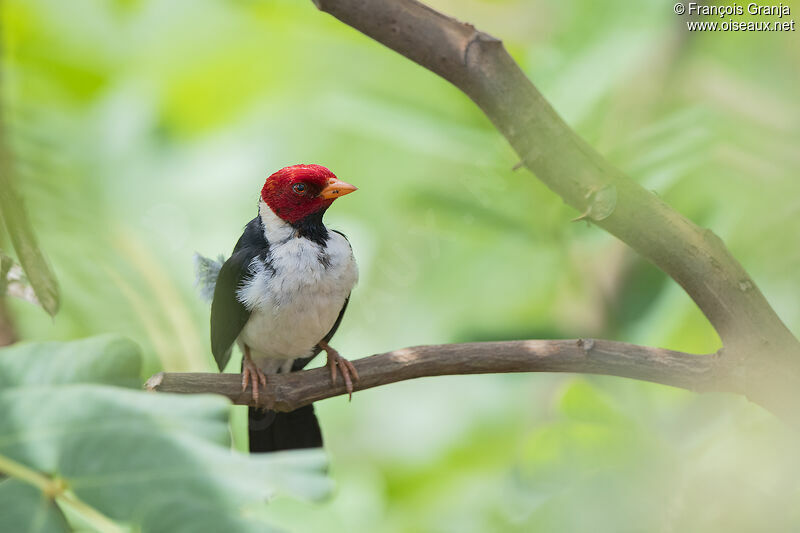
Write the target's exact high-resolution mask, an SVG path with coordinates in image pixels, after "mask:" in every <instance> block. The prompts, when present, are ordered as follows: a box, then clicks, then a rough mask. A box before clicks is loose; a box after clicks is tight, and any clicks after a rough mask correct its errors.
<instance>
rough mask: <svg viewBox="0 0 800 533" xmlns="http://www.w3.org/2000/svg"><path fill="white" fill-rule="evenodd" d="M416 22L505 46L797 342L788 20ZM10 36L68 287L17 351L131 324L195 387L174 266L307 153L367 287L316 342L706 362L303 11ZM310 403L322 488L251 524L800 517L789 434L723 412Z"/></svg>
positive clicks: (674, 393) (51, 253) (480, 119)
mask: <svg viewBox="0 0 800 533" xmlns="http://www.w3.org/2000/svg"><path fill="white" fill-rule="evenodd" d="M430 4H431V5H432V6H434V7H436V8H438V9H441V10H442V11H444V12H446V13H449V14H452V15H453V16H456V17H457V18H459V19H460V20H468V21H471V22H473V23H475V24H476V25H477V26H478V27H479V28H480V29H483V30H485V31H487V32H488V33H490V34H492V35H495V36H496V37H499V38H502V39H503V40H504V42H505V44H506V47H507V48H508V50H509V51H510V52H511V54H512V55H513V56H514V58H515V59H516V60H517V61H518V62H519V63H520V65H521V66H522V68H523V69H524V70H525V72H526V73H527V74H528V76H529V77H530V78H531V79H532V80H533V81H534V83H535V84H536V85H537V86H538V87H539V89H540V90H541V91H542V93H543V94H544V95H545V97H546V98H548V99H549V101H550V102H551V103H552V104H553V106H554V107H555V108H556V110H557V111H558V112H559V113H561V114H562V116H563V117H564V118H565V119H566V120H567V122H568V123H569V124H570V125H571V126H572V127H574V128H575V129H576V130H577V131H578V132H579V133H580V134H581V135H582V136H583V137H584V138H585V139H586V140H587V141H588V142H589V143H590V144H592V145H593V146H595V147H596V148H597V149H598V150H599V151H600V152H601V153H602V154H604V155H605V156H606V157H608V158H609V159H611V160H612V161H613V162H614V163H615V164H617V165H618V166H619V167H620V168H622V169H623V170H624V171H626V172H627V173H628V174H629V175H630V176H631V177H632V178H633V179H635V180H637V181H638V182H640V183H641V184H642V185H644V186H645V187H646V188H648V189H651V190H653V191H655V192H656V193H657V194H658V195H659V196H661V197H662V198H663V199H664V200H665V201H666V202H668V203H669V204H670V205H672V206H673V207H675V208H676V209H677V210H678V211H680V212H681V213H683V214H684V215H686V216H688V217H689V218H691V219H692V220H694V221H695V222H696V223H698V224H699V225H701V226H704V227H710V228H712V229H713V230H714V231H715V232H716V233H717V234H719V235H720V236H721V237H722V238H723V240H724V241H725V242H726V243H727V245H728V246H729V248H730V249H731V251H732V252H733V254H734V255H735V256H736V257H737V258H738V259H739V260H740V261H741V262H742V263H743V265H744V266H745V268H746V269H747V270H748V272H749V273H750V274H751V275H752V277H753V279H754V280H756V282H757V283H758V285H759V287H760V288H761V289H762V291H763V292H764V293H765V295H766V296H767V298H768V300H769V301H770V303H771V304H772V305H773V306H774V308H775V309H776V310H777V312H778V313H779V315H780V316H781V317H782V318H783V320H784V321H785V322H786V323H787V325H788V326H789V328H790V329H791V330H792V331H793V332H794V333H795V334H796V335H797V334H800V306H798V300H799V298H798V297H799V296H800V293H799V291H800V284H798V272H800V246H799V245H800V180H798V176H799V175H800V152H798V149H797V146H798V142H800V100H798V94H800V68H799V67H800V46H799V45H800V40H798V34H797V33H796V32H794V33H782V34H766V33H747V32H737V33H723V32H713V33H712V32H709V33H691V32H688V31H687V29H686V24H685V22H686V20H687V17H679V16H676V15H675V14H674V13H673V11H672V4H671V3H665V2H657V1H653V0H649V1H641V2H634V3H631V2H627V1H622V0H614V1H609V2H591V1H589V0H582V1H577V0H571V1H560V2H547V1H543V0H536V1H534V0H526V1H523V0H518V1H511V0H509V1H500V0H497V1H489V0H485V1H479V0H460V1H456V0H449V1H448V0H433V1H431V2H430ZM788 5H792V3H791V2H790V3H789V4H788ZM797 9H800V7H798V8H797ZM3 18H4V26H5V28H4V29H5V33H4V47H5V52H6V53H5V56H4V62H5V64H4V67H5V72H4V74H5V80H4V86H3V91H4V94H3V96H4V103H5V110H4V112H5V126H6V129H7V132H8V142H9V144H10V146H11V148H12V150H13V153H14V158H15V170H16V178H17V179H16V183H17V189H18V190H19V193H20V195H21V196H22V197H23V198H24V200H25V205H26V206H27V208H28V211H29V216H30V218H31V219H32V223H33V226H34V228H35V229H36V231H37V234H38V237H39V241H40V244H41V247H42V249H43V250H44V251H45V253H46V255H47V257H48V259H49V262H50V264H51V265H52V267H53V270H54V271H55V274H56V276H57V278H58V280H59V283H60V286H61V293H62V295H61V310H60V312H59V313H58V314H57V315H56V317H55V319H51V318H50V317H49V316H48V315H47V314H45V313H44V312H43V311H42V310H41V309H38V308H36V307H35V306H32V305H30V304H28V303H26V302H22V301H15V300H12V301H11V302H10V307H11V312H12V315H13V316H14V318H15V322H16V325H17V329H18V332H19V334H20V336H21V337H22V338H24V339H26V340H71V339H77V338H82V337H87V336H92V335H96V334H98V333H105V332H112V333H118V334H122V335H124V336H127V337H129V338H131V339H133V340H135V341H136V342H137V343H138V344H139V345H140V347H141V349H142V353H143V355H144V365H143V368H142V370H141V378H142V381H143V380H144V379H145V378H146V377H147V376H149V375H150V374H152V373H154V372H157V371H159V370H162V369H164V370H169V371H210V370H212V369H213V360H212V358H211V355H210V350H209V344H208V308H207V306H206V304H204V303H203V302H202V301H201V300H200V298H199V297H198V296H197V294H196V291H195V289H194V287H193V272H192V255H193V253H194V252H195V251H197V252H201V253H203V254H204V255H216V254H218V253H226V254H227V253H229V252H230V249H231V248H232V247H233V244H234V243H235V240H236V239H237V238H238V236H239V234H240V231H241V229H242V227H243V226H244V224H245V223H246V222H247V221H248V220H250V219H251V218H252V217H253V216H254V215H255V214H256V203H257V201H258V193H259V191H260V187H261V185H262V184H263V181H264V179H265V177H266V176H267V175H268V174H269V173H271V172H273V171H275V170H277V169H278V168H281V167H283V166H286V165H290V164H295V163H312V162H313V163H319V164H323V165H325V166H328V167H329V168H331V169H332V170H333V171H334V172H335V173H336V174H337V175H338V176H339V177H340V178H342V179H344V180H345V181H348V182H351V183H353V184H355V185H357V186H358V187H359V191H358V192H357V193H356V194H353V195H350V196H348V197H346V198H343V199H341V200H339V201H337V202H336V203H335V205H334V206H333V207H332V208H331V209H330V211H329V212H328V214H327V215H326V222H327V223H328V225H329V226H332V227H334V228H336V229H339V230H342V231H343V232H345V233H346V234H347V235H348V237H349V239H350V241H351V243H352V245H353V248H354V250H355V255H356V258H357V260H358V263H359V267H360V271H361V281H360V283H359V285H358V287H357V288H356V290H355V292H354V293H353V296H352V299H351V304H350V307H349V310H348V313H347V315H346V317H345V319H344V322H343V323H342V326H341V328H340V330H339V333H337V335H336V337H335V339H334V343H333V345H334V346H335V347H336V348H337V349H338V350H339V351H341V352H342V354H343V355H345V356H348V357H350V358H351V359H352V358H358V357H361V356H365V355H369V354H373V353H380V352H384V351H388V350H391V349H394V348H400V347H404V346H413V345H417V344H429V343H445V342H461V341H481V340H502V339H520V338H572V337H601V338H609V339H615V340H622V341H627V342H633V343H641V344H647V345H653V346H662V347H667V348H671V349H675V350H682V351H690V352H697V353H705V352H711V351H714V350H716V349H718V348H719V339H718V337H717V336H716V334H715V332H714V331H713V329H712V328H711V327H710V325H709V324H708V322H707V321H706V320H705V319H704V317H703V316H702V314H701V313H700V312H699V311H698V310H697V308H696V307H695V305H694V304H693V303H692V302H691V300H690V299H689V298H688V297H687V296H686V295H685V293H683V292H682V290H681V289H680V288H679V287H678V286H677V285H676V284H675V283H674V282H672V281H671V280H670V279H668V278H667V277H666V276H665V275H664V274H663V273H661V272H660V271H659V270H657V269H656V268H655V267H653V266H651V265H650V264H648V263H646V262H644V261H643V260H641V259H640V258H639V257H637V256H636V255H635V254H634V253H633V252H631V251H630V250H629V249H627V248H626V247H625V246H624V245H623V244H621V243H620V242H618V241H616V240H615V239H614V238H613V237H610V236H609V235H607V234H605V233H604V232H602V230H599V229H598V228H596V227H594V226H591V225H587V224H586V223H583V222H579V223H574V222H571V219H573V218H574V217H576V216H577V215H578V213H576V212H575V211H574V210H572V209H571V208H569V207H567V206H565V205H564V203H563V202H562V201H561V199H560V198H558V197H557V196H556V195H555V194H553V193H552V192H550V191H549V190H548V189H547V188H546V187H545V186H543V185H542V184H540V183H539V182H538V181H537V180H536V179H535V177H534V176H532V175H531V174H530V173H528V172H527V171H525V170H520V171H516V172H514V171H512V167H513V166H514V164H515V163H516V162H517V160H516V159H515V155H514V153H513V152H512V151H511V149H510V148H509V147H508V146H507V144H506V142H505V140H504V139H503V138H502V137H501V136H500V135H499V134H498V133H497V132H496V131H495V130H494V129H493V127H492V125H491V124H490V123H489V121H488V120H487V119H486V118H485V117H484V116H483V115H482V114H481V113H480V112H479V110H478V109H477V108H476V107H475V106H474V105H473V104H472V102H471V101H469V100H468V99H467V98H466V97H465V96H463V95H462V94H461V93H459V92H458V91H457V90H456V89H454V88H453V87H451V86H450V85H448V84H447V83H446V82H444V81H443V80H441V79H439V78H437V77H436V76H434V75H433V74H431V73H429V72H427V71H425V70H424V69H422V68H420V67H418V66H416V65H414V64H413V63H411V62H410V61H408V60H406V59H405V58H402V57H400V56H399V55H397V54H395V53H394V52H391V51H389V50H388V49H386V48H384V47H382V46H381V45H379V44H377V43H375V42H373V41H371V40H369V39H368V38H366V37H364V36H362V35H361V34H359V33H357V32H356V31H354V30H353V29H351V28H349V27H347V26H345V25H343V24H341V23H340V22H338V21H336V20H335V19H333V18H332V17H330V16H328V15H326V14H323V13H321V12H318V11H317V10H316V9H315V8H314V6H313V4H312V3H311V2H308V1H304V2H300V1H296V0H272V1H267V0H261V1H255V0H253V1H247V0H239V1H236V0H227V1H222V0H217V1H213V0H203V1H197V0H195V1H189V0H150V1H146V0H117V1H110V0H94V1H92V0H70V1H69V2H63V1H61V0H7V1H6V2H5V3H4V5H3ZM708 20H719V19H708ZM740 20H751V19H749V18H743V19H740ZM759 20H774V18H767V19H759ZM6 244H7V243H3V246H4V248H6V249H8V247H7V246H5V245H6ZM488 356H490V354H487V357H488ZM236 364H237V363H236V362H235V361H234V363H232V366H231V367H229V368H233V367H234V366H235V365H236ZM234 411H235V412H234V415H233V416H234V440H235V445H236V446H238V447H239V448H242V447H243V446H244V444H243V442H242V438H241V437H242V436H243V431H242V429H243V422H244V419H243V412H242V408H235V409H234ZM317 412H318V415H319V417H320V419H321V424H322V429H323V434H324V436H325V439H326V450H327V453H328V456H329V460H330V464H331V466H330V475H331V477H332V478H333V480H334V482H335V483H336V487H337V488H336V490H335V491H334V493H333V495H332V496H331V497H330V498H329V499H327V500H326V501H325V502H323V503H303V502H298V501H297V500H294V499H291V498H288V497H283V496H281V497H279V498H277V499H275V500H274V501H273V502H271V503H270V504H269V505H268V506H262V505H254V506H253V507H252V509H251V512H252V513H254V514H255V515H261V514H263V515H264V516H265V517H267V519H268V520H269V521H270V522H271V523H273V524H277V525H279V526H281V527H284V528H286V529H287V530H290V531H298V532H316V531H325V532H338V531H341V532H349V531H376V532H417V531H431V532H484V531H486V532H493V531H509V532H517V531H519V532H529V531H609V532H610V531H614V532H618V531H674V530H679V531H753V530H765V529H766V530H773V531H782V530H787V531H788V530H793V529H795V528H798V527H800V511H798V509H800V507H798V505H797V504H798V501H800V500H799V499H798V498H800V490H799V489H798V486H797V483H796V480H797V479H798V474H800V464H798V461H797V454H796V450H797V449H798V448H797V446H798V442H797V440H796V436H795V435H793V434H791V433H790V432H789V430H787V429H786V428H785V427H783V426H782V425H781V424H780V423H779V422H777V421H776V420H775V419H774V418H773V417H772V416H771V415H769V414H768V413H766V412H764V411H763V410H761V409H760V408H758V407H757V406H755V405H753V404H750V403H748V402H747V401H746V400H745V399H743V398H740V397H736V396H731V395H722V394H719V395H717V394H707V395H702V396H698V395H695V394H691V393H688V392H684V391H679V390H675V389H672V388H668V387H665V386H659V385H653V384H647V383H639V382H634V381H629V380H624V379H617V378H605V377H589V376H572V375H546V374H536V375H499V376H458V377H437V378H429V379H422V380H417V381H412V382H406V383H399V384H394V385H390V386H386V387H381V388H378V389H373V390H369V391H364V392H358V393H357V394H355V395H354V398H353V401H352V403H348V402H347V401H346V398H341V397H340V398H335V399H331V400H327V401H324V402H320V403H319V404H318V405H317Z"/></svg>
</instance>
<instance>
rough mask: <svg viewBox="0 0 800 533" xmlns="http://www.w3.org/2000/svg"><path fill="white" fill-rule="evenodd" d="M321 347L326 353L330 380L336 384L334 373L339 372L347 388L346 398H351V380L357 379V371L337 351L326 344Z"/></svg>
mask: <svg viewBox="0 0 800 533" xmlns="http://www.w3.org/2000/svg"><path fill="white" fill-rule="evenodd" d="M322 348H323V349H324V350H325V352H326V353H327V354H328V364H327V366H328V370H330V372H331V381H332V382H333V384H334V385H336V375H337V374H341V375H342V379H344V386H345V389H346V390H347V399H348V400H352V399H353V382H354V381H358V371H356V367H355V366H353V363H351V362H350V361H348V360H347V359H345V358H344V357H342V356H341V355H339V352H337V351H336V350H334V349H333V348H331V347H330V346H328V345H327V343H326V344H325V345H322Z"/></svg>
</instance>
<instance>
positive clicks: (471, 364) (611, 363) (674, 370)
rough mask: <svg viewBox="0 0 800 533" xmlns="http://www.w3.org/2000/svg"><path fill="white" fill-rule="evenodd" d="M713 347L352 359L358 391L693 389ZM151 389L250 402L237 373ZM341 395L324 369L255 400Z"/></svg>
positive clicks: (526, 345)
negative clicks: (499, 376) (546, 383)
mask: <svg viewBox="0 0 800 533" xmlns="http://www.w3.org/2000/svg"><path fill="white" fill-rule="evenodd" d="M719 361H720V359H719V358H718V357H717V356H716V355H715V354H710V355H692V354H687V353H682V352H673V351H671V350H664V349H661V348H648V347H646V346H637V345H634V344H626V343H623V342H614V341H604V340H594V339H578V340H530V341H507V342H479V343H465V344H439V345H432V346H416V347H413V348H403V349H400V350H395V351H393V352H387V353H382V354H378V355H373V356H370V357H365V358H363V359H358V360H357V361H354V364H355V366H356V369H357V370H358V374H359V376H360V379H359V381H358V382H356V384H355V389H356V390H357V391H358V390H364V389H370V388H372V387H378V386H380V385H386V384H388V383H395V382H397V381H405V380H407V379H415V378H421V377H427V376H442V375H452V374H490V373H509V372H575V373H582V374H605V375H611V376H621V377H627V378H634V379H639V380H645V381H653V382H655V383H663V384H666V385H672V386H674V387H681V388H684V389H689V390H694V391H709V390H723V389H724V387H725V383H724V382H722V381H721V380H720V376H719V375H718V362H719ZM145 387H146V388H147V389H148V390H151V391H159V392H176V393H185V394H196V393H208V392H210V393H215V394H221V395H223V396H227V397H228V398H230V399H231V400H232V401H233V402H234V403H236V404H239V405H255V404H254V403H253V401H252V392H251V390H250V388H248V389H247V390H246V391H242V378H241V374H202V373H164V372H161V373H159V374H156V375H155V376H153V377H151V378H150V379H149V380H148V381H147V383H146V385H145ZM342 394H346V391H345V388H344V384H343V383H342V381H341V379H340V380H338V381H337V383H336V385H333V386H332V385H331V381H330V374H329V373H328V370H327V368H324V367H323V368H315V369H313V370H305V371H302V372H291V373H288V374H272V375H268V376H267V386H266V387H264V388H263V390H262V392H261V396H260V404H259V405H260V406H261V407H267V408H269V409H274V410H277V411H291V410H293V409H297V408H298V407H302V406H303V405H307V404H310V403H313V402H316V401H318V400H323V399H325V398H331V397H333V396H339V395H342Z"/></svg>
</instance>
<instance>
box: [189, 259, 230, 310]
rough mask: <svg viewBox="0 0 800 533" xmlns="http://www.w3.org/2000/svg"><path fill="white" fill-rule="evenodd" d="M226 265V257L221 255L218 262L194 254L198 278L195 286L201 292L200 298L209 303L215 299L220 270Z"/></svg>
mask: <svg viewBox="0 0 800 533" xmlns="http://www.w3.org/2000/svg"><path fill="white" fill-rule="evenodd" d="M224 263H225V256H224V255H222V254H220V256H219V257H217V259H216V260H214V259H211V258H208V257H203V256H202V255H200V254H197V253H196V254H194V270H195V274H196V276H197V278H196V281H195V286H196V287H197V290H199V291H200V296H201V297H202V298H203V299H204V300H206V301H207V302H211V300H213V299H214V287H216V285H217V277H219V269H221V268H222V265H223V264H224Z"/></svg>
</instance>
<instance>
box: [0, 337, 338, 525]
mask: <svg viewBox="0 0 800 533" xmlns="http://www.w3.org/2000/svg"><path fill="white" fill-rule="evenodd" d="M48 354H49V357H50V359H52V362H53V366H54V368H56V369H57V370H53V371H50V372H48V371H47V369H45V368H44V366H43V365H44V362H45V361H47V359H48ZM25 361H29V362H30V363H31V364H30V367H29V368H30V369H31V370H30V373H31V374H33V375H29V374H28V373H26V372H25V371H24V369H25V368H28V367H26V365H25ZM69 361H73V362H74V367H70V365H69ZM115 361H116V362H118V363H119V364H118V365H116V366H115V364H114V362H115ZM40 371H41V372H42V378H41V379H37V377H36V373H37V372H40ZM137 373H138V353H137V350H136V347H135V345H133V344H132V343H130V342H129V341H125V340H122V339H119V338H115V337H100V338H95V339H88V340H85V341H79V342H74V343H41V344H31V345H27V346H19V347H15V348H10V349H4V350H0V375H1V376H3V380H4V382H3V385H4V388H0V412H1V413H3V416H2V418H0V459H2V460H4V461H5V462H6V463H9V464H16V465H20V466H21V467H22V468H26V469H29V470H30V471H32V472H35V473H36V475H39V476H45V477H46V478H47V479H59V480H62V481H63V483H64V484H65V486H66V487H68V489H69V490H70V491H71V492H70V493H71V494H72V495H74V496H75V497H77V498H78V499H79V500H80V501H81V502H83V504H85V505H87V506H89V507H90V508H92V509H94V510H95V511H97V512H98V513H101V514H102V515H105V516H106V517H108V518H110V519H112V520H115V521H117V522H119V523H122V524H130V525H132V526H134V527H135V528H140V529H141V530H142V531H147V532H149V531H165V532H166V531H169V532H173V531H193V532H194V531H200V532H202V531H209V532H210V531H264V530H265V524H264V523H263V522H259V521H257V520H255V519H254V518H251V517H249V516H247V515H246V513H245V509H246V507H248V506H252V505H257V504H260V503H263V502H264V501H266V500H267V499H268V498H269V497H270V496H271V495H272V494H274V493H276V492H283V493H288V494H292V495H295V496H298V497H303V498H306V499H316V498H321V497H323V496H325V495H326V494H327V493H328V492H329V491H330V481H329V480H328V479H327V478H326V477H325V476H324V473H323V472H324V469H325V466H326V460H325V457H324V454H323V453H322V451H321V450H309V451H305V452H287V453H279V454H269V455H266V456H263V455H262V456H248V455H245V454H241V453H238V452H235V451H233V450H231V449H230V431H229V414H230V403H229V402H228V401H227V400H226V399H224V398H222V397H218V396H211V395H198V396H180V395H168V394H153V393H147V392H143V391H137V390H130V389H125V388H120V387H112V386H108V385H105V384H91V383H80V382H81V381H87V380H89V379H93V380H96V381H98V382H110V383H125V382H126V381H128V380H129V379H132V378H134V377H135V376H136V375H137ZM70 381H73V383H70ZM0 466H2V461H0ZM6 473H11V474H12V476H13V475H14V472H6ZM17 477H20V476H17ZM13 481H14V484H12V485H10V486H5V487H3V495H4V498H3V499H4V501H5V502H6V505H9V506H13V507H14V508H15V509H18V510H24V512H23V511H19V512H17V513H10V514H7V515H6V514H5V513H2V514H0V531H19V530H20V529H19V524H22V522H20V520H21V518H20V516H23V517H24V516H33V515H34V514H37V513H38V515H42V516H45V515H44V514H43V513H45V511H48V513H49V512H50V510H51V509H50V507H46V506H45V507H43V505H44V504H43V503H42V502H43V500H42V497H41V496H42V495H41V494H40V495H39V496H40V497H39V498H35V497H33V496H32V493H31V488H30V487H31V485H24V484H20V483H19V482H18V481H19V480H13ZM37 491H38V489H37ZM46 517H48V519H47V524H48V527H49V529H47V530H46V531H69V529H65V528H61V529H59V526H58V522H57V521H55V520H54V519H51V515H50V514H46ZM23 525H24V524H23ZM22 530H24V529H22ZM42 531H44V530H42Z"/></svg>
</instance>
